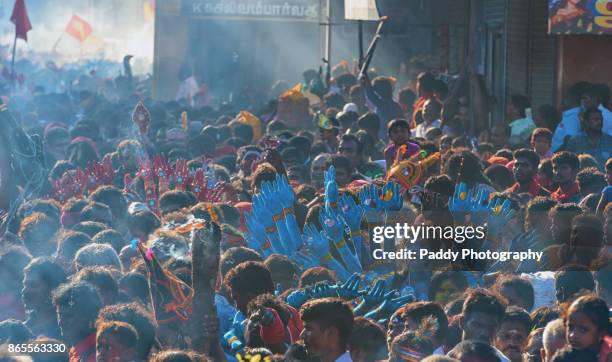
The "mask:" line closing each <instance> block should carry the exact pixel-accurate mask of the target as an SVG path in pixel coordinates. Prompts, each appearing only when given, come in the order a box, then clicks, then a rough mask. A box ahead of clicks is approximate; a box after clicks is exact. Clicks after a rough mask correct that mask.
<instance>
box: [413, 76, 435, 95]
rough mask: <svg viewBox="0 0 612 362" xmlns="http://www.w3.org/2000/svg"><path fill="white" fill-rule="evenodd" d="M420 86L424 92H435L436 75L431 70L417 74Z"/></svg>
mask: <svg viewBox="0 0 612 362" xmlns="http://www.w3.org/2000/svg"><path fill="white" fill-rule="evenodd" d="M417 82H418V83H419V88H420V89H421V90H423V91H424V92H433V91H434V86H435V82H436V77H435V76H434V75H433V73H431V72H423V73H420V74H419V75H418V76H417Z"/></svg>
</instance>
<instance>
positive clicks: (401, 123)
mask: <svg viewBox="0 0 612 362" xmlns="http://www.w3.org/2000/svg"><path fill="white" fill-rule="evenodd" d="M396 128H406V129H410V124H409V123H408V121H407V120H405V119H402V118H396V119H394V120H392V121H391V122H389V123H388V124H387V135H390V134H391V132H392V131H393V130H395V129H396Z"/></svg>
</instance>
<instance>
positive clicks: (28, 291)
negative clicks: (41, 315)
mask: <svg viewBox="0 0 612 362" xmlns="http://www.w3.org/2000/svg"><path fill="white" fill-rule="evenodd" d="M21 299H22V300H23V304H24V306H25V308H26V310H39V309H40V307H41V306H43V305H45V304H46V303H49V305H50V303H51V300H50V290H49V287H48V286H47V284H46V283H45V281H44V280H43V279H42V278H41V277H40V275H38V274H36V273H27V274H25V276H24V277H23V288H22V289H21Z"/></svg>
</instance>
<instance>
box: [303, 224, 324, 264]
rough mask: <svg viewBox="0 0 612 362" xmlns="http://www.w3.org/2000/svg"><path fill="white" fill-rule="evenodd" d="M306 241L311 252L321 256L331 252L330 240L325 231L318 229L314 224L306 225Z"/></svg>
mask: <svg viewBox="0 0 612 362" xmlns="http://www.w3.org/2000/svg"><path fill="white" fill-rule="evenodd" d="M303 239H304V242H305V243H306V247H307V248H308V250H309V251H310V252H312V253H313V254H314V255H316V256H317V257H319V258H323V257H326V256H327V255H328V254H329V241H328V240H327V237H325V234H323V232H321V231H318V230H317V229H316V228H315V227H314V225H312V224H307V225H304V237H303Z"/></svg>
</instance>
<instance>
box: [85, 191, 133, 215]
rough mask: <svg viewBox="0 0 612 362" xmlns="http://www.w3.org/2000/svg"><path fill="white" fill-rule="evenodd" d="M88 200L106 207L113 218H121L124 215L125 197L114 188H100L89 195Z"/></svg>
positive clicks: (125, 207) (125, 208)
mask: <svg viewBox="0 0 612 362" xmlns="http://www.w3.org/2000/svg"><path fill="white" fill-rule="evenodd" d="M89 198H90V199H91V200H92V201H96V202H99V203H102V204H105V205H106V206H108V207H109V208H110V210H111V212H112V213H113V216H114V217H115V218H121V217H123V216H124V215H125V213H126V210H127V201H126V199H125V196H124V195H123V193H122V192H121V190H119V189H118V188H116V187H114V186H106V185H105V186H100V187H99V188H97V189H96V191H94V192H92V193H91V195H89Z"/></svg>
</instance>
